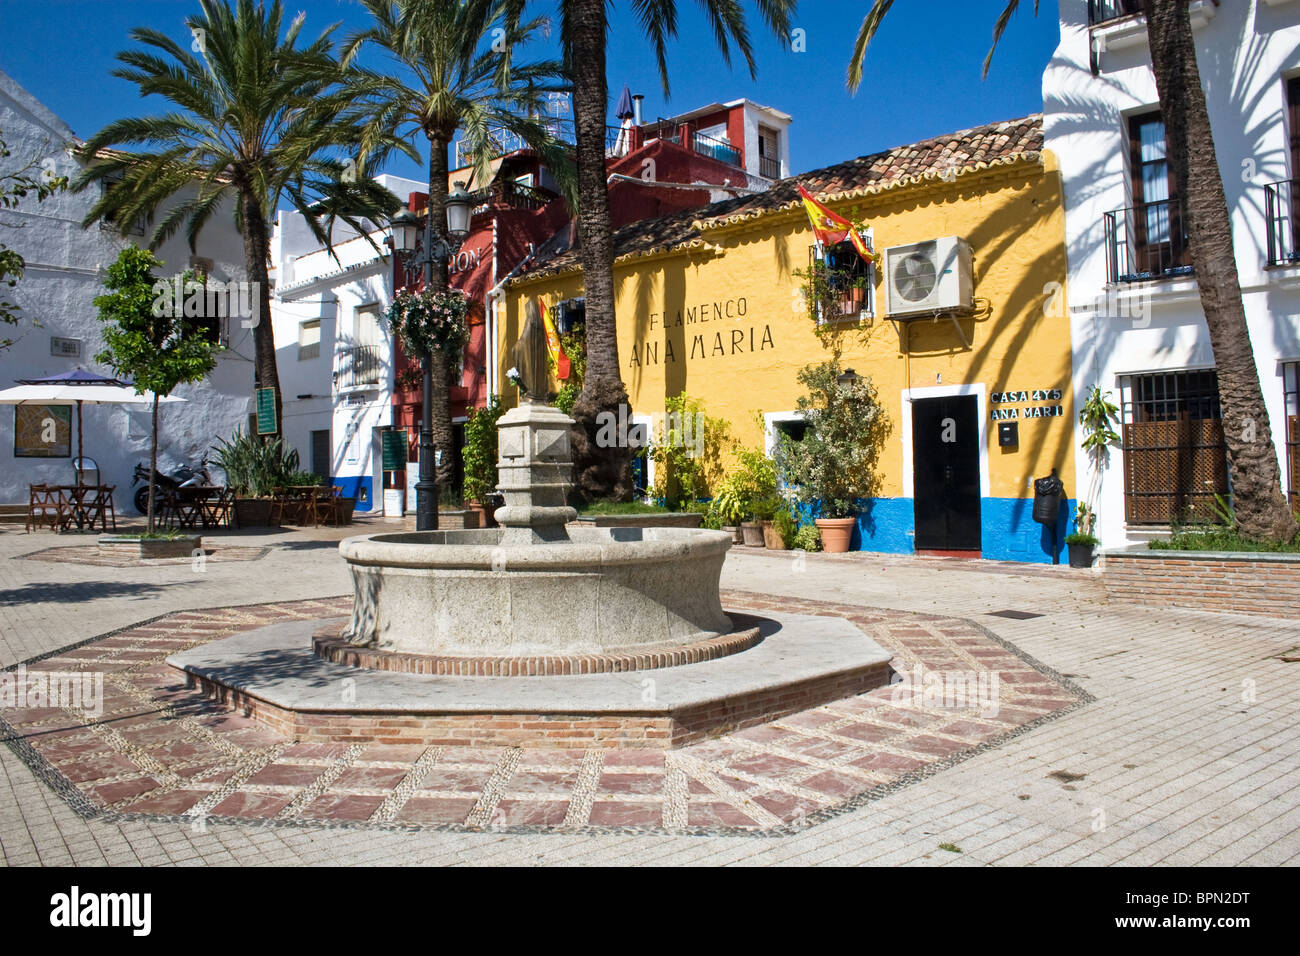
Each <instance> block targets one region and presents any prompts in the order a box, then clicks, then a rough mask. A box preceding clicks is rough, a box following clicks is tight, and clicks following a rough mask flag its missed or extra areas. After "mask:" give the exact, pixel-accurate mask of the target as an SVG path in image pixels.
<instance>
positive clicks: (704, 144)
mask: <svg viewBox="0 0 1300 956" xmlns="http://www.w3.org/2000/svg"><path fill="white" fill-rule="evenodd" d="M642 136H643V141H645V140H650V139H662V140H663V141H664V142H666V143H676V144H677V145H678V146H685V147H686V148H687V149H689V150H690V151H691V152H693V153H698V154H699V155H701V156H708V157H709V158H710V159H716V160H718V161H719V162H722V163H726V164H727V165H728V166H737V167H738V166H740V165H741V156H740V150H738V149H737V148H736V147H734V146H732V145H731V144H730V143H726V142H723V141H722V140H720V139H717V138H716V137H713V136H709V135H707V134H705V133H701V132H700V131H699V130H697V129H695V128H694V127H693V126H691V124H690V123H682V124H680V125H673V124H672V122H671V121H670V120H664V119H661V120H659V122H658V123H656V124H654V125H652V126H647V127H645V128H644V130H643V132H642Z"/></svg>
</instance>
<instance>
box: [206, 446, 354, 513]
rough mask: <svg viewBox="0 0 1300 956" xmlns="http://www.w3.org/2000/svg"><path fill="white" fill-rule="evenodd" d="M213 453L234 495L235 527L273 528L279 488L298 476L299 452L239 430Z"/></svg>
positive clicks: (215, 447) (214, 449) (215, 448)
mask: <svg viewBox="0 0 1300 956" xmlns="http://www.w3.org/2000/svg"><path fill="white" fill-rule="evenodd" d="M213 451H214V452H216V455H217V462H218V464H220V466H221V469H222V471H224V472H225V473H226V485H227V486H228V487H229V488H230V491H231V494H232V495H233V496H234V503H233V508H232V514H233V517H234V523H235V525H236V526H238V527H240V528H248V527H258V526H264V525H269V524H270V523H271V510H272V503H273V500H274V495H275V489H276V488H283V487H286V486H288V485H289V484H290V483H291V481H290V479H292V478H293V476H294V475H295V474H297V473H298V452H297V449H294V448H288V447H286V446H285V444H284V439H282V438H275V439H272V440H271V441H263V440H262V439H260V438H257V437H255V436H253V435H248V434H245V433H244V432H243V431H238V432H236V433H235V435H234V437H233V438H231V439H230V440H229V441H227V440H224V439H220V438H219V439H217V444H216V445H215V446H213ZM354 503H355V502H354Z"/></svg>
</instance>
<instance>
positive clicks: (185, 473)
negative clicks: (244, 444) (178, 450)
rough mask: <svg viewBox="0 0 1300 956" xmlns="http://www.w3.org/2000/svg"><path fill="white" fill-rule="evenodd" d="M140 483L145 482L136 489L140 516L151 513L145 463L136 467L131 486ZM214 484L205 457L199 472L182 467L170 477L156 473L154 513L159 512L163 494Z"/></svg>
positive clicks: (136, 505) (147, 469)
mask: <svg viewBox="0 0 1300 956" xmlns="http://www.w3.org/2000/svg"><path fill="white" fill-rule="evenodd" d="M140 482H144V484H143V485H141V486H140V487H139V488H137V489H136V492H135V497H134V499H133V503H134V504H135V510H136V511H138V512H140V514H148V513H149V467H148V466H147V465H145V464H144V463H143V462H142V463H140V464H137V465H136V466H135V475H134V476H133V477H132V478H131V485H132V486H133V487H134V486H135V485H137V484H139V483H140ZM210 484H212V478H211V476H210V475H209V474H208V459H207V458H206V457H205V458H203V459H202V460H201V461H200V462H199V467H198V470H197V471H196V470H195V469H193V468H191V467H190V466H189V465H181V466H180V467H179V468H177V469H176V470H175V471H173V472H172V473H171V474H170V475H167V474H163V473H162V472H156V473H155V477H154V511H155V512H156V511H157V510H158V498H159V496H161V494H162V493H164V492H168V491H176V490H177V489H178V488H196V487H198V486H199V485H210Z"/></svg>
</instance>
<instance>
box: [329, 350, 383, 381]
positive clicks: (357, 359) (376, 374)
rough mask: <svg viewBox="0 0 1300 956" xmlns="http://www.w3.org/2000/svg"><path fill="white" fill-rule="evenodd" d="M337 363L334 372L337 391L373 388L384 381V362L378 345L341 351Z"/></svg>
mask: <svg viewBox="0 0 1300 956" xmlns="http://www.w3.org/2000/svg"><path fill="white" fill-rule="evenodd" d="M337 362H338V364H337V366H336V370H335V372H334V388H335V390H336V391H340V392H342V391H346V390H348V389H352V388H367V387H372V386H375V385H378V384H379V383H380V382H381V381H382V380H383V373H384V362H383V357H382V355H381V354H380V347H379V346H378V345H355V346H352V347H351V348H344V349H339V351H338V360H337Z"/></svg>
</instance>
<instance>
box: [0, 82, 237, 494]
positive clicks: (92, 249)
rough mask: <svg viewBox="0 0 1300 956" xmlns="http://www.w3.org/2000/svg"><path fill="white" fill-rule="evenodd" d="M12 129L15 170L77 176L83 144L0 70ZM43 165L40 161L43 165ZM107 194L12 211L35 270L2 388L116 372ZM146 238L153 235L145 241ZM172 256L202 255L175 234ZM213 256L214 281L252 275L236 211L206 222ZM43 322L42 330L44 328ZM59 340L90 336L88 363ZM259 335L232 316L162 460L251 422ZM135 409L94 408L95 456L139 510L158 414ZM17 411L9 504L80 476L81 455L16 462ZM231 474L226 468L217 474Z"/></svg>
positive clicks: (6, 473)
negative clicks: (102, 217) (97, 221)
mask: <svg viewBox="0 0 1300 956" xmlns="http://www.w3.org/2000/svg"><path fill="white" fill-rule="evenodd" d="M0 133H2V134H3V137H4V139H5V140H6V142H7V143H8V144H9V148H10V149H11V150H12V154H13V155H11V156H10V157H9V158H8V159H6V160H2V161H0V162H3V163H4V169H5V170H6V171H10V170H17V169H20V168H22V167H23V166H25V165H26V164H27V163H28V162H29V161H31V160H33V159H35V160H37V161H38V163H39V161H40V160H42V159H44V158H52V159H53V160H54V161H55V163H56V166H57V173H58V174H60V175H63V174H66V175H68V176H69V177H70V178H71V177H73V176H75V174H76V172H77V164H76V162H75V161H74V160H73V159H72V158H71V156H70V155H68V153H67V152H66V151H65V146H66V144H68V143H71V142H72V141H73V139H74V136H73V132H72V130H70V129H69V128H68V127H67V125H66V124H65V123H63V121H62V120H60V119H59V118H58V117H57V116H55V115H54V114H52V113H51V112H50V111H49V110H48V109H46V108H45V107H44V106H42V105H41V104H40V103H39V102H38V101H37V100H36V99H35V98H34V97H33V96H32V95H31V94H30V93H28V92H27V91H26V90H24V89H23V88H22V87H21V86H19V85H18V84H17V83H16V82H14V80H13V79H11V78H10V77H9V76H7V75H5V74H4V73H0ZM38 168H39V167H38ZM97 198H98V193H97V192H96V191H95V189H94V187H92V188H91V189H89V190H87V191H85V192H83V193H80V194H73V193H63V194H60V195H56V196H54V197H52V198H50V199H48V200H46V201H45V202H43V203H40V204H37V203H36V202H35V200H34V199H33V198H32V197H30V196H29V197H28V198H27V199H25V200H24V201H23V202H22V204H21V205H20V206H19V207H18V208H17V209H13V210H5V211H3V212H0V233H2V234H3V239H4V242H5V243H6V244H7V245H9V246H11V247H13V248H15V249H17V250H18V252H19V253H20V254H22V255H23V257H24V258H25V259H26V260H27V270H26V275H25V276H24V277H23V279H22V280H21V281H20V282H19V284H18V286H17V287H16V288H15V289H12V290H9V289H6V290H5V294H6V298H8V299H9V300H11V301H13V302H16V303H18V304H19V305H20V306H22V308H23V312H22V315H23V317H24V318H23V322H22V324H21V325H20V326H18V328H17V329H10V327H8V326H6V327H4V329H3V334H4V336H6V337H11V338H14V339H15V340H16V341H15V343H14V344H13V346H11V347H10V348H8V349H6V350H3V351H0V387H3V388H8V387H9V386H10V385H12V384H13V380H14V379H16V378H31V377H37V376H41V375H49V374H56V373H59V372H66V371H70V370H72V369H74V368H78V367H80V368H85V369H87V370H89V371H94V372H99V373H101V374H106V375H111V374H112V370H111V369H109V368H107V367H105V366H102V365H99V364H97V363H96V362H95V361H94V358H93V357H94V355H95V353H96V352H98V351H100V350H101V349H102V348H103V342H102V339H101V337H100V332H99V330H100V323H99V321H98V318H97V313H96V310H95V308H94V306H93V304H92V300H93V299H94V298H95V297H96V296H98V295H101V294H102V293H103V292H104V288H103V285H102V282H103V277H104V271H105V270H106V269H107V267H108V265H109V264H111V263H112V262H113V260H114V259H115V258H116V257H117V254H118V252H119V251H120V250H121V249H122V248H123V247H124V246H125V245H126V241H125V240H123V239H121V238H119V237H118V235H117V234H116V233H115V232H112V231H108V230H103V229H100V228H99V227H97V226H95V227H91V228H90V229H86V230H83V229H82V228H81V220H82V218H83V217H84V216H85V215H86V213H87V211H88V210H89V209H90V207H91V206H92V205H93V204H94V202H95V201H96V199H97ZM133 238H134V241H135V242H136V243H137V244H140V245H144V244H145V243H146V242H147V237H145V236H142V237H133ZM157 254H158V257H159V258H160V259H162V260H163V261H164V263H165V266H164V268H163V269H162V270H161V273H162V275H164V276H170V275H173V274H175V273H177V272H180V271H183V270H184V269H186V268H187V267H188V266H189V261H190V255H191V252H190V250H189V247H188V245H187V243H186V242H185V239H184V236H183V235H180V236H177V237H174V238H173V239H171V240H169V241H168V242H166V243H164V244H163V246H162V247H161V248H160V249H158V250H157ZM194 254H196V255H198V256H201V257H204V258H207V259H211V260H212V261H213V263H214V268H213V275H214V278H218V279H222V280H228V279H243V278H244V267H243V261H244V255H243V245H242V240H241V239H240V236H239V234H238V233H237V232H236V230H235V227H234V221H233V216H232V215H231V214H230V212H229V211H228V210H227V211H222V212H221V213H218V214H217V215H216V216H214V218H213V219H212V220H211V221H210V222H209V224H208V225H207V226H206V227H205V228H204V230H203V232H202V234H201V235H200V237H199V240H198V243H197V248H196V250H195V253H194ZM33 320H36V321H38V322H39V323H40V327H39V328H36V327H34V326H33ZM51 336H60V337H67V338H75V339H79V340H81V356H80V358H63V357H55V356H52V355H51V354H50V344H51V343H50V339H51ZM252 359H253V342H252V330H251V329H243V328H241V327H240V321H239V320H238V319H235V320H234V321H233V322H231V329H230V348H229V349H228V350H227V351H225V352H223V353H222V355H221V358H220V359H219V360H218V364H217V368H216V369H215V370H214V371H213V373H212V374H211V375H210V376H209V377H208V379H206V380H205V381H204V382H202V383H200V384H198V385H191V386H181V387H179V388H178V389H177V390H176V392H175V394H176V395H177V396H179V397H181V398H185V399H188V402H187V403H186V404H184V405H181V404H174V405H167V406H163V408H162V410H161V411H160V413H159V421H160V438H159V442H160V443H159V466H160V468H162V469H163V470H164V471H170V470H171V469H172V468H173V467H175V466H176V465H178V464H180V463H182V462H197V461H198V459H199V458H200V457H201V456H202V455H203V454H205V453H207V452H208V450H209V448H210V447H211V445H212V443H213V440H214V437H216V436H228V435H231V434H233V433H234V432H235V430H236V429H237V428H239V427H241V426H242V427H246V425H247V420H248V413H249V412H250V411H251V410H252V392H253V361H252ZM134 408H136V409H138V410H132V411H127V408H126V407H125V406H85V407H84V410H83V422H84V427H85V454H86V456H87V457H89V458H94V459H95V460H96V461H97V462H98V464H99V466H100V470H101V475H102V477H103V480H104V481H106V482H108V483H110V484H115V485H116V486H117V491H116V494H115V507H116V509H117V510H118V511H126V512H127V513H130V512H131V509H130V504H129V502H130V500H131V474H132V471H133V469H134V466H135V464H136V463H137V462H146V463H147V462H148V459H149V439H150V415H149V411H148V409H147V407H146V406H137V407H134ZM13 425H14V412H13V409H12V406H7V407H4V408H0V502H20V501H21V502H23V503H26V501H27V486H28V484H30V483H33V482H52V483H68V482H70V481H71V480H72V470H71V469H72V466H71V461H70V459H67V458H59V459H35V458H15V457H14V455H13V438H14V436H13ZM76 437H77V436H76V416H75V413H74V415H73V436H72V438H73V449H72V453H73V454H74V455H75V454H76ZM214 477H218V478H219V477H220V473H219V472H217V473H216V474H214Z"/></svg>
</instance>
